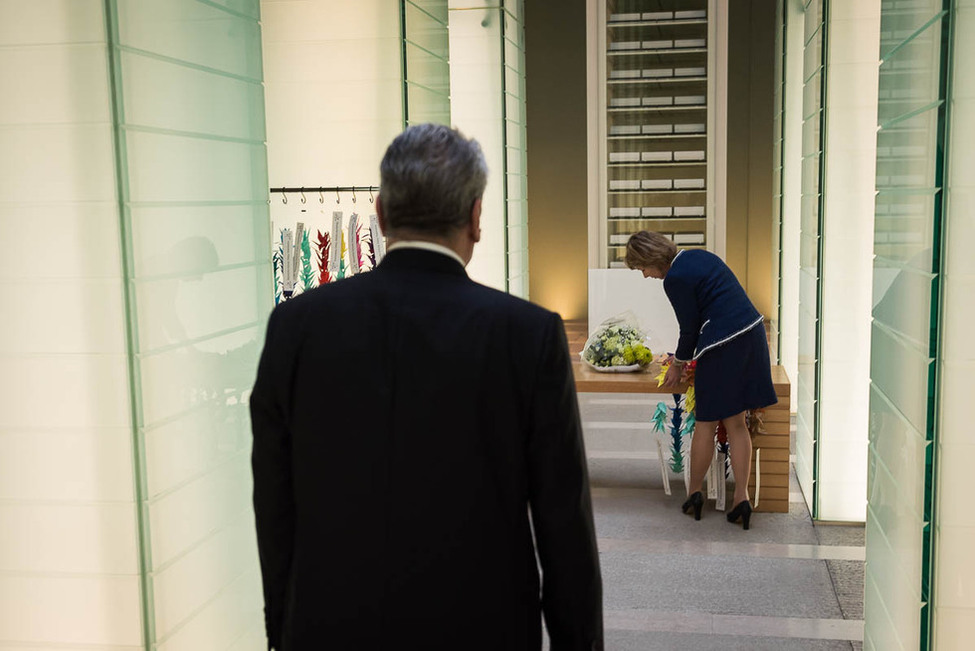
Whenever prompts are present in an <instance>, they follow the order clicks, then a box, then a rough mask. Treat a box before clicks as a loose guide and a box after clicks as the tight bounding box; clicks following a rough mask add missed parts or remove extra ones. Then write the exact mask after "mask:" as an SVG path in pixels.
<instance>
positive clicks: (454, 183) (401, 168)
mask: <svg viewBox="0 0 975 651" xmlns="http://www.w3.org/2000/svg"><path fill="white" fill-rule="evenodd" d="M379 173H380V179H381V180H380V188H379V198H380V200H381V201H382V208H383V215H384V216H385V218H386V227H387V231H389V232H388V233H387V235H395V234H396V232H397V231H404V230H405V231H411V232H417V233H423V234H429V235H437V236H445V235H448V234H449V233H450V232H451V231H453V230H455V229H457V228H461V227H463V226H465V225H467V224H468V223H470V219H471V210H472V209H473V208H474V202H475V201H477V200H478V199H480V198H481V196H482V195H483V194H484V188H485V186H486V185H487V163H486V162H485V161H484V153H483V152H482V151H481V146H480V145H479V144H477V141H476V140H474V139H470V140H468V139H467V138H465V137H464V135H463V134H461V132H460V131H458V130H457V129H451V128H449V127H445V126H443V125H440V124H418V125H415V126H411V127H409V128H407V129H406V131H404V132H403V133H401V134H400V135H398V136H396V138H395V139H394V140H393V142H392V143H391V144H390V145H389V148H387V149H386V155H385V156H383V160H382V163H380V165H379Z"/></svg>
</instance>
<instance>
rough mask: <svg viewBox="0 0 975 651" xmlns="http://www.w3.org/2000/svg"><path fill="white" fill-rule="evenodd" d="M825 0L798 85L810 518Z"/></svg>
mask: <svg viewBox="0 0 975 651" xmlns="http://www.w3.org/2000/svg"><path fill="white" fill-rule="evenodd" d="M827 7H828V2H827V0H810V1H809V2H806V3H805V12H804V35H805V39H806V43H805V47H804V48H803V88H802V183H801V191H802V199H801V212H800V235H799V270H800V273H799V277H800V280H799V375H798V377H797V378H796V385H797V386H796V396H797V400H798V403H799V404H798V405H797V418H796V476H797V477H798V479H799V486H800V487H801V488H802V494H803V497H804V498H805V500H806V504H807V506H809V510H810V512H811V513H812V515H813V517H814V518H815V517H816V516H817V506H816V486H815V482H814V478H815V476H816V458H817V450H816V442H817V437H818V428H819V418H818V400H819V338H820V327H819V314H820V305H821V287H822V285H821V282H820V280H821V275H822V269H821V266H820V262H821V259H822V238H821V233H822V223H823V186H822V167H823V160H824V158H823V149H824V145H823V141H824V138H825V126H824V125H825V121H826V110H825V98H824V95H825V89H826V70H825V67H824V66H823V56H824V52H825V51H826V50H827V41H826V27H827Z"/></svg>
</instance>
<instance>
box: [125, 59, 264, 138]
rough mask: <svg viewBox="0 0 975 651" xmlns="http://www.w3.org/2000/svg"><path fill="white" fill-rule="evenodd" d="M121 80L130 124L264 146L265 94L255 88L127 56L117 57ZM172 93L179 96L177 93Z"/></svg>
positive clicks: (194, 69) (223, 78) (191, 69)
mask: <svg viewBox="0 0 975 651" xmlns="http://www.w3.org/2000/svg"><path fill="white" fill-rule="evenodd" d="M122 75H123V77H124V78H125V80H126V84H125V89H124V90H125V112H126V113H125V117H126V120H127V121H128V123H129V124H136V125H142V126H149V127H154V128H157V129H173V130H176V131H189V132H193V133H201V134H208V135H212V136H222V137H227V138H241V139H246V140H258V141H263V140H264V88H263V87H262V86H261V85H260V84H259V83H256V82H253V81H245V80H242V79H238V78H235V77H225V76H220V75H214V74H212V73H211V72H207V71H204V70H199V69H197V68H188V67H184V66H174V65H172V64H171V63H169V62H167V61H161V60H159V59H156V58H153V57H149V56H144V55H141V54H134V53H131V52H122ZM175 88H179V89H182V90H181V92H178V93H176V92H173V89H175ZM228 107H235V108H234V109H233V110H227V109H228Z"/></svg>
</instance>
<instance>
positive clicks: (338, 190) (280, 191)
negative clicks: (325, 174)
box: [271, 185, 379, 204]
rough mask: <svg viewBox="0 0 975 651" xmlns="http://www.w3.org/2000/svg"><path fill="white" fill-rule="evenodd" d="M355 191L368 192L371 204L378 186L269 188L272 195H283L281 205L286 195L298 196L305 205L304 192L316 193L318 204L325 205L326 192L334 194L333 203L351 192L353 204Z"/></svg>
mask: <svg viewBox="0 0 975 651" xmlns="http://www.w3.org/2000/svg"><path fill="white" fill-rule="evenodd" d="M356 191H359V192H368V193H369V202H370V203H372V202H373V192H378V191H379V186H378V185H338V186H324V185H323V186H320V187H314V188H308V187H298V188H292V187H286V188H271V193H272V194H281V195H283V196H282V197H281V201H282V202H283V203H285V204H286V203H288V195H289V194H297V195H299V196H300V197H301V203H305V201H306V200H307V199H306V197H305V193H306V192H311V193H314V192H317V193H318V202H319V203H325V193H326V192H334V193H335V203H341V199H342V197H341V194H342V193H343V192H351V193H352V202H353V203H355V200H356V196H355V193H356Z"/></svg>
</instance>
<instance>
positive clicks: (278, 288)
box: [271, 233, 284, 305]
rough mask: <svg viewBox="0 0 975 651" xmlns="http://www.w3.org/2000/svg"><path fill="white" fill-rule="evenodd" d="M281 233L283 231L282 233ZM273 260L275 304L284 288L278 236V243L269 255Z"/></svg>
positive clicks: (280, 297) (282, 262) (278, 301)
mask: <svg viewBox="0 0 975 651" xmlns="http://www.w3.org/2000/svg"><path fill="white" fill-rule="evenodd" d="M282 235H283V233H282ZM271 259H272V261H273V262H274V304H275V305H277V304H278V303H280V302H281V301H282V300H284V297H283V296H282V291H283V289H284V277H283V276H282V275H281V272H282V270H283V268H284V253H283V249H282V247H281V238H280V237H279V238H278V243H277V244H276V245H275V247H274V255H273V256H272V257H271Z"/></svg>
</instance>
